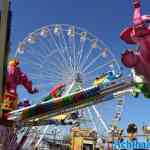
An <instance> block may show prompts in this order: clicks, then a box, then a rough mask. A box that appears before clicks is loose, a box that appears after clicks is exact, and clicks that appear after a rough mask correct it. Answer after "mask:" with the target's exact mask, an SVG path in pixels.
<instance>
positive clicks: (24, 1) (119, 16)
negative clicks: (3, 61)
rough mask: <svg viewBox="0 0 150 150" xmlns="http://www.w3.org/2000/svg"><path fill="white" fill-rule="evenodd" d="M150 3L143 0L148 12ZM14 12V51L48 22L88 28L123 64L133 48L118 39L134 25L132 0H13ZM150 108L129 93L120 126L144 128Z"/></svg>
mask: <svg viewBox="0 0 150 150" xmlns="http://www.w3.org/2000/svg"><path fill="white" fill-rule="evenodd" d="M149 3H150V1H149V0H142V9H143V12H144V13H145V14H148V13H150V8H149V7H148V6H149ZM12 12H13V16H12V35H11V44H12V45H11V48H12V54H14V52H15V49H16V47H17V44H18V43H19V41H22V40H23V39H24V38H25V37H26V35H27V34H28V33H30V32H32V31H34V30H36V29H37V28H40V27H42V26H44V25H48V24H72V25H76V26H80V27H83V28H85V29H87V30H88V31H89V32H92V33H93V34H95V35H96V36H97V37H99V38H100V39H101V40H103V41H104V42H105V43H106V44H107V45H108V47H110V48H111V49H112V52H113V54H114V55H115V56H116V58H117V59H118V61H119V63H120V64H121V62H120V56H121V53H123V51H124V50H125V49H127V48H131V45H127V44H125V43H124V42H123V41H121V39H120V38H119V33H120V32H121V31H122V29H124V28H125V27H126V26H128V25H130V24H131V19H132V1H131V0H12ZM121 66H122V64H121ZM122 67H123V66H122ZM123 69H124V70H125V72H128V71H129V70H128V69H126V68H125V67H123ZM149 107H150V100H148V99H145V98H143V97H142V96H140V97H139V98H137V99H135V98H132V97H131V96H126V97H125V108H124V113H123V116H122V120H121V121H120V123H119V126H120V127H127V124H128V123H129V122H135V123H137V124H138V125H139V126H140V127H141V126H142V125H143V123H144V122H145V123H150V120H149V114H150V109H149Z"/></svg>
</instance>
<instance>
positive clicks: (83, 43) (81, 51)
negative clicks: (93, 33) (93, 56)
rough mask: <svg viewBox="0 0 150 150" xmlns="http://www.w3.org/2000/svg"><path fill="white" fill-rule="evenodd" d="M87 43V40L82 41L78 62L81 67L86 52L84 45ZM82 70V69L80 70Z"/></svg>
mask: <svg viewBox="0 0 150 150" xmlns="http://www.w3.org/2000/svg"><path fill="white" fill-rule="evenodd" d="M85 43H86V38H85V39H81V40H80V48H79V51H80V55H79V60H78V64H79V66H80V64H81V59H82V58H83V55H84V54H83V50H84V45H85ZM80 69H81V68H80Z"/></svg>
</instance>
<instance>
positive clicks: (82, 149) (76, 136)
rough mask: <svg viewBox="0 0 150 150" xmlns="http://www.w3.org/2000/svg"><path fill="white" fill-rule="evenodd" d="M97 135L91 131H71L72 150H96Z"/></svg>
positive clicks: (74, 129)
mask: <svg viewBox="0 0 150 150" xmlns="http://www.w3.org/2000/svg"><path fill="white" fill-rule="evenodd" d="M96 143H97V133H96V132H95V131H92V130H90V129H80V128H79V127H76V128H72V129H71V145H72V148H71V150H87V149H88V150H96Z"/></svg>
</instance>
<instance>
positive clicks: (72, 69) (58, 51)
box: [15, 24, 124, 134]
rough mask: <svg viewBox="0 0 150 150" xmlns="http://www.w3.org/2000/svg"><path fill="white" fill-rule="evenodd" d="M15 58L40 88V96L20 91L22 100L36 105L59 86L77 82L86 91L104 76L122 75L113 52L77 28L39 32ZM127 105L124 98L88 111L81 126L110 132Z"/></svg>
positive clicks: (55, 27)
mask: <svg viewBox="0 0 150 150" xmlns="http://www.w3.org/2000/svg"><path fill="white" fill-rule="evenodd" d="M15 57H17V58H18V59H19V60H20V62H21V68H22V69H23V70H24V72H26V73H27V75H28V76H29V77H30V79H32V81H33V84H34V86H35V87H37V88H38V89H39V93H38V94H36V96H31V95H27V94H25V93H24V91H23V89H21V88H19V89H18V91H19V95H20V99H24V98H27V99H29V100H30V101H31V102H32V103H33V104H34V103H39V102H40V100H41V99H42V98H43V97H44V96H46V95H47V94H48V93H49V91H50V89H51V88H52V87H53V86H55V85H56V84H57V83H64V84H65V85H67V86H68V87H69V86H70V85H71V84H72V83H73V81H77V82H78V81H80V82H81V83H82V84H81V85H80V86H81V88H82V89H83V88H88V87H90V86H92V85H93V82H94V80H95V79H96V77H98V76H100V75H101V74H105V73H107V72H109V71H112V72H113V73H115V74H119V73H120V67H119V64H118V62H117V60H116V59H115V57H114V55H113V53H112V52H111V50H110V49H109V48H108V47H107V46H106V45H105V44H104V43H103V42H102V41H101V40H99V39H98V38H97V37H96V36H95V35H93V34H92V33H89V32H88V31H87V30H85V29H83V28H80V27H76V26H74V25H63V24H55V25H47V26H44V27H41V28H39V29H37V30H35V31H34V32H32V33H30V34H29V35H28V36H27V37H26V38H25V39H24V40H23V41H22V42H20V43H19V45H18V48H17V51H16V54H15ZM123 104H124V100H123V97H122V96H118V97H116V98H115V100H112V101H109V102H104V103H103V104H98V105H95V106H91V107H88V108H86V109H84V110H83V111H84V112H85V113H83V114H84V116H85V118H86V119H87V120H88V121H85V122H84V123H83V124H81V126H83V127H85V126H86V127H89V128H93V129H95V130H96V131H97V132H98V133H100V134H103V133H107V132H108V130H109V125H112V124H117V122H118V121H119V120H120V119H121V114H122V110H123V106H124V105H123ZM86 119H85V120H86ZM89 120H90V121H89Z"/></svg>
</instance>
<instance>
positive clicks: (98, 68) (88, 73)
mask: <svg viewBox="0 0 150 150" xmlns="http://www.w3.org/2000/svg"><path fill="white" fill-rule="evenodd" d="M114 62H115V60H111V61H109V62H108V63H105V64H103V65H101V66H97V67H96V68H95V69H93V70H92V71H89V72H87V74H86V75H90V74H92V73H94V72H96V71H97V70H100V69H102V68H104V67H106V66H109V65H110V64H113V63H114Z"/></svg>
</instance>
